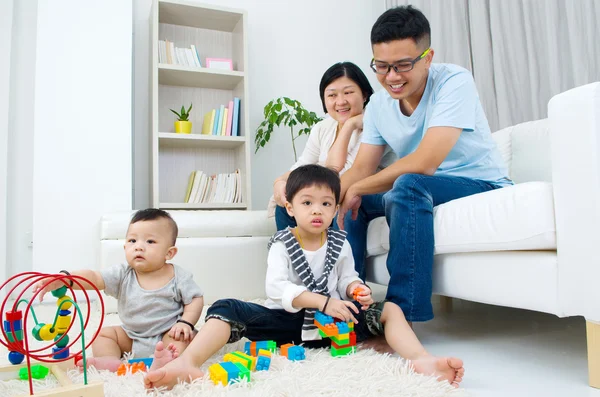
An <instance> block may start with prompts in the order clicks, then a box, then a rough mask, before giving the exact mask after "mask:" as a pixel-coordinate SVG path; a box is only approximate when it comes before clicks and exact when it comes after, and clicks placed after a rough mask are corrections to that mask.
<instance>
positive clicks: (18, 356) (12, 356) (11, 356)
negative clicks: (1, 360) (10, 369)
mask: <svg viewBox="0 0 600 397" xmlns="http://www.w3.org/2000/svg"><path fill="white" fill-rule="evenodd" d="M24 358H25V356H24V355H23V353H19V352H10V353H8V361H10V363H11V364H12V365H19V364H21V363H22V362H23V359H24Z"/></svg>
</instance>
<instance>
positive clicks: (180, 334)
mask: <svg viewBox="0 0 600 397" xmlns="http://www.w3.org/2000/svg"><path fill="white" fill-rule="evenodd" d="M169 336H170V337H171V338H172V339H173V340H176V341H183V342H189V341H191V340H192V338H193V336H194V330H193V329H191V328H190V326H189V325H187V324H185V323H175V324H174V325H173V326H172V327H171V329H170V330H169Z"/></svg>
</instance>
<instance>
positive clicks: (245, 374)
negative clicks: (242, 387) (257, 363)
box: [233, 363, 250, 382]
mask: <svg viewBox="0 0 600 397" xmlns="http://www.w3.org/2000/svg"><path fill="white" fill-rule="evenodd" d="M233 364H234V365H235V366H236V367H238V368H239V370H240V374H239V375H238V376H239V379H240V380H242V379H246V380H247V381H248V382H250V370H249V369H248V368H246V367H244V364H242V363H233Z"/></svg>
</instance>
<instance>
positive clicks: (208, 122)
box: [202, 97, 240, 136]
mask: <svg viewBox="0 0 600 397" xmlns="http://www.w3.org/2000/svg"><path fill="white" fill-rule="evenodd" d="M239 117H240V98H238V97H235V98H233V100H231V101H229V103H228V104H227V105H220V106H219V107H217V108H216V109H212V110H211V111H210V112H207V113H205V114H204V120H203V121H202V134H204V135H216V136H239V131H238V130H239Z"/></svg>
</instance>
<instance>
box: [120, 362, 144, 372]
mask: <svg viewBox="0 0 600 397" xmlns="http://www.w3.org/2000/svg"><path fill="white" fill-rule="evenodd" d="M145 371H146V363H145V362H143V361H138V362H135V363H133V364H121V365H119V368H118V369H117V375H118V376H123V375H127V373H128V372H129V373H132V374H135V373H136V372H145Z"/></svg>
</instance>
